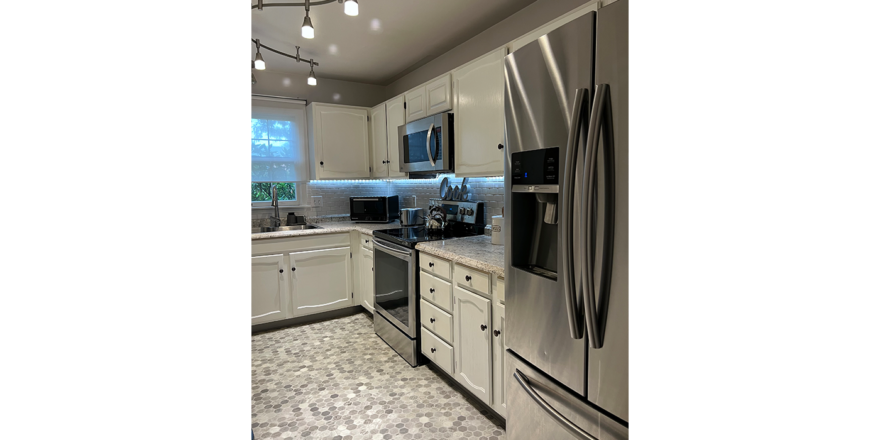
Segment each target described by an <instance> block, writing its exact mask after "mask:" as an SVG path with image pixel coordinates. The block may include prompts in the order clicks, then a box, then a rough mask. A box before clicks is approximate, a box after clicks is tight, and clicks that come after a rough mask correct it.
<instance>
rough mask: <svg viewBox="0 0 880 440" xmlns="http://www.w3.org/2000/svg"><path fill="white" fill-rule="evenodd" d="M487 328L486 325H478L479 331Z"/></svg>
mask: <svg viewBox="0 0 880 440" xmlns="http://www.w3.org/2000/svg"><path fill="white" fill-rule="evenodd" d="M487 328H489V327H486V324H480V330H482V331H486V329H487Z"/></svg>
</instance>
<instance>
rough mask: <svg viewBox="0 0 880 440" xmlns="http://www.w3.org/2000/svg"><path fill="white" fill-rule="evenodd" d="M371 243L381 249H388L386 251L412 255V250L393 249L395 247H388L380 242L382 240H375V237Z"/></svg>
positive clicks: (407, 255) (406, 255)
mask: <svg viewBox="0 0 880 440" xmlns="http://www.w3.org/2000/svg"><path fill="white" fill-rule="evenodd" d="M373 244H374V245H375V246H379V247H380V248H382V249H384V250H386V251H388V252H392V253H395V254H398V255H403V256H405V257H411V256H412V251H408V252H404V251H401V250H398V249H395V248H393V247H389V246H388V245H385V244H382V242H380V241H379V240H376V239H373Z"/></svg>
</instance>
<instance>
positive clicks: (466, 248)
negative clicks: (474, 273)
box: [416, 235, 504, 278]
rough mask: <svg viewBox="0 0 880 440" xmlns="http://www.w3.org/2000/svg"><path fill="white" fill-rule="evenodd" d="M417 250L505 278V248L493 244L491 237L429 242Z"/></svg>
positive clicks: (418, 246)
mask: <svg viewBox="0 0 880 440" xmlns="http://www.w3.org/2000/svg"><path fill="white" fill-rule="evenodd" d="M416 249H417V250H419V251H422V252H426V253H429V254H431V255H436V256H438V257H441V258H445V259H447V260H452V261H453V262H456V263H461V264H464V265H465V266H470V267H473V268H475V269H479V270H482V271H484V272H489V273H491V274H495V275H498V276H500V277H501V278H504V246H503V245H498V244H492V237H491V236H489V235H478V236H476V237H464V238H453V239H450V240H438V241H427V242H424V243H419V244H417V245H416Z"/></svg>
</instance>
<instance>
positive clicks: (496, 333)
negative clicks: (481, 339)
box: [492, 330, 501, 338]
mask: <svg viewBox="0 0 880 440" xmlns="http://www.w3.org/2000/svg"><path fill="white" fill-rule="evenodd" d="M492 333H493V334H495V337H496V338H497V337H498V335H500V334H501V332H500V331H498V330H494V331H492Z"/></svg>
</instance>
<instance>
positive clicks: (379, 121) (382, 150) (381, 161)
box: [370, 102, 388, 177]
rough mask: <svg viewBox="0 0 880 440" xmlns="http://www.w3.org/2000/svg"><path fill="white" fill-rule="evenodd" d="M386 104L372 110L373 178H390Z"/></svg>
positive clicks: (371, 145)
mask: <svg viewBox="0 0 880 440" xmlns="http://www.w3.org/2000/svg"><path fill="white" fill-rule="evenodd" d="M385 119H386V118H385V103H384V102H383V103H381V104H379V105H377V106H375V107H373V108H372V109H370V133H371V134H370V138H371V140H372V142H370V150H371V151H372V156H373V162H372V163H373V171H372V176H373V177H388V135H387V133H386V131H387V130H388V127H387V125H386V120H385Z"/></svg>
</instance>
